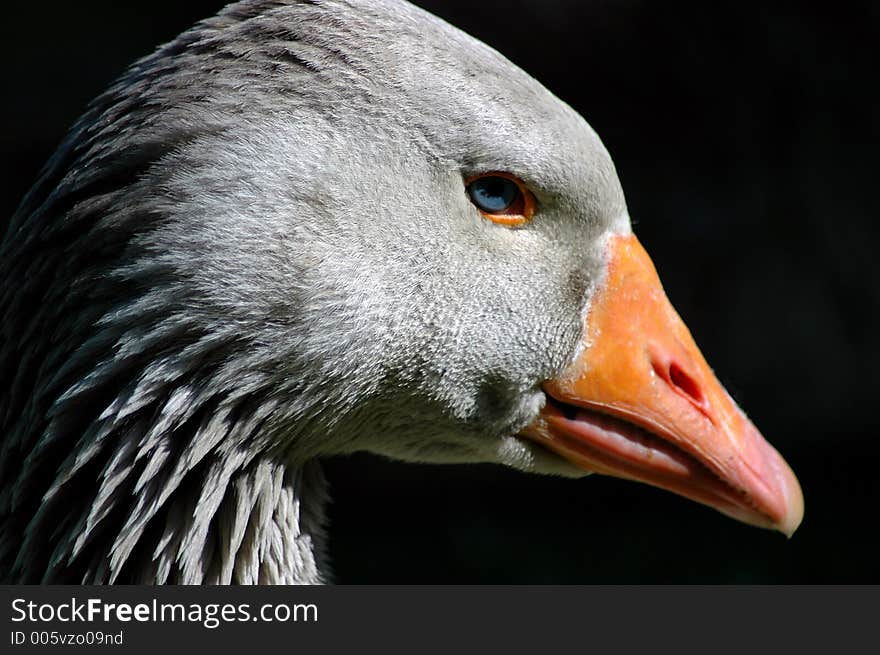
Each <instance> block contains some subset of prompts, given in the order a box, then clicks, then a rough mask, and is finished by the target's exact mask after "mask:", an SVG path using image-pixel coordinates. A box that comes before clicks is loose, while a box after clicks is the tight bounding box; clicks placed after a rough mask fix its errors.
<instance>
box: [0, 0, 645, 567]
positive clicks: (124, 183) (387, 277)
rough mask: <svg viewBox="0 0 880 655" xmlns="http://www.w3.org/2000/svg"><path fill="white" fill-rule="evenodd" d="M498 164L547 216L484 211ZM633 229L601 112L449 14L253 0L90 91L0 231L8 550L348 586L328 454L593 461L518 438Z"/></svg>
mask: <svg viewBox="0 0 880 655" xmlns="http://www.w3.org/2000/svg"><path fill="white" fill-rule="evenodd" d="M511 99H515V102H512V101H511ZM487 170H508V171H513V172H515V173H516V174H517V175H519V176H520V177H522V178H523V179H524V180H526V181H527V182H528V183H529V184H530V186H531V187H532V188H533V189H534V190H535V193H536V195H537V196H538V200H539V202H540V204H541V217H540V220H536V221H534V222H533V224H530V225H529V226H528V227H527V228H526V229H522V230H507V229H504V228H500V227H499V226H496V225H492V224H490V223H489V222H488V221H485V220H481V218H480V216H479V213H478V212H476V210H475V209H474V207H473V206H471V205H470V203H469V202H468V200H467V198H466V196H465V194H464V191H463V180H464V179H466V178H467V177H468V176H469V175H471V174H473V173H474V172H480V171H487ZM628 229H629V227H628V218H627V215H626V209H625V205H624V201H623V195H622V192H621V190H620V186H619V184H618V182H617V178H616V174H615V172H614V167H613V165H612V163H611V160H610V158H609V157H608V155H607V153H606V152H605V149H604V148H603V146H602V144H601V142H600V141H599V139H598V138H597V137H596V135H595V134H594V133H593V131H592V130H591V129H590V128H589V126H588V125H587V124H586V123H585V122H584V121H583V119H581V118H580V117H579V116H578V115H577V114H576V113H575V112H574V111H572V110H571V109H570V108H569V107H567V106H566V105H565V104H564V103H562V102H560V101H559V100H557V99H556V98H554V97H553V96H552V95H551V94H550V93H549V92H548V91H547V90H545V89H544V88H543V87H541V86H540V85H539V84H538V83H537V82H535V81H534V80H532V79H531V78H530V77H529V76H528V75H526V74H525V73H523V72H522V71H520V70H518V69H517V68H515V67H514V66H513V65H512V64H510V63H509V62H508V61H506V60H505V59H504V58H503V57H501V55H499V54H498V53H496V52H494V51H493V50H491V49H489V48H487V47H486V46H484V45H482V44H480V43H478V42H477V41H475V40H473V39H471V38H470V37H468V36H466V35H464V34H462V33H461V32H459V31H457V30H455V29H454V28H452V27H450V26H449V25H447V24H445V23H443V22H442V21H440V20H438V19H436V18H435V17H433V16H430V15H429V14H427V13H425V12H423V11H421V10H418V9H416V8H414V7H412V6H410V5H408V4H405V3H403V2H398V1H396V0H380V1H378V2H373V1H369V2H368V1H366V0H351V1H346V0H321V1H319V2H306V1H303V2H296V1H290V2H269V1H266V0H245V1H244V2H239V3H236V4H234V5H230V6H229V7H228V8H227V9H225V10H224V11H223V12H221V13H220V14H219V15H218V16H216V17H213V18H210V19H208V20H206V21H203V22H202V23H200V24H198V25H197V26H195V27H194V28H193V29H191V30H189V31H187V32H185V33H184V34H182V35H181V36H180V37H178V38H177V39H175V40H174V41H173V42H171V43H169V44H167V45H165V46H162V47H161V48H159V49H158V50H157V51H156V52H155V53H154V54H153V55H151V56H149V57H146V58H144V59H142V60H141V61H139V62H137V63H135V64H134V65H133V66H132V67H131V68H130V69H129V70H128V71H127V72H126V73H125V74H124V75H123V76H122V77H121V78H120V79H119V80H118V81H117V82H116V83H115V84H113V85H112V86H111V88H110V89H109V90H108V91H107V92H106V93H104V94H103V95H102V96H100V97H99V98H98V99H96V100H95V101H94V102H93V103H92V104H91V106H90V107H89V109H88V111H87V112H86V114H85V115H84V116H83V117H82V118H81V119H80V120H79V121H78V122H77V123H76V124H75V125H74V127H73V128H72V130H71V132H70V134H69V135H68V137H67V138H66V139H65V140H64V142H63V143H62V145H61V146H60V148H59V150H58V152H57V153H56V154H55V155H54V156H53V158H52V159H51V160H50V161H49V163H48V164H47V166H46V167H45V169H44V171H43V173H42V175H41V177H40V179H39V180H38V181H37V183H36V184H35V186H34V187H33V189H32V190H31V191H30V192H29V193H28V195H27V196H26V197H25V198H24V200H23V201H22V204H21V206H20V207H19V209H18V211H17V212H16V213H15V215H14V216H13V217H12V219H11V221H10V222H9V225H8V228H7V231H6V233H5V235H4V236H3V240H2V244H0V280H2V281H0V308H2V310H0V314H2V315H0V375H2V378H3V379H4V381H5V383H6V384H7V385H8V387H7V390H6V391H5V392H4V393H3V394H2V396H0V434H2V435H3V440H2V446H0V480H2V485H0V575H2V577H3V579H4V580H7V581H15V582H39V581H43V582H77V583H78V582H90V583H108V582H117V583H120V582H153V583H175V582H178V583H206V582H211V583H230V582H240V583H269V582H303V583H318V582H324V581H326V580H327V579H328V571H327V567H326V563H325V561H324V560H325V558H324V554H323V547H324V546H323V541H324V527H323V507H324V502H325V499H326V490H325V484H324V481H323V477H322V476H321V474H320V470H319V464H318V459H319V458H320V457H322V456H326V455H336V454H344V453H350V452H354V451H357V450H369V451H373V452H376V453H380V454H383V455H387V456H390V457H395V458H398V459H402V460H407V461H432V462H462V461H486V462H498V463H502V464H506V465H510V466H516V467H518V468H522V469H525V470H532V471H539V472H549V473H562V474H572V469H570V468H566V467H565V466H564V465H563V464H561V463H560V462H559V460H557V459H552V458H550V457H549V456H547V455H546V454H543V453H542V452H541V451H540V450H539V449H537V448H533V447H531V446H529V445H527V444H525V443H524V442H522V441H519V440H516V439H514V438H512V437H511V435H513V434H515V433H516V432H517V431H518V430H519V429H521V428H522V427H523V426H525V425H526V424H528V423H529V422H530V421H531V420H532V419H533V418H534V416H535V415H536V413H537V412H538V410H539V409H540V407H541V403H542V402H543V401H542V399H543V396H542V394H541V393H540V389H539V385H540V382H541V381H542V380H544V379H547V378H549V377H551V376H552V375H554V374H556V373H558V372H559V371H560V370H562V368H563V367H564V366H565V364H566V363H567V362H568V361H569V360H570V358H571V357H572V356H573V353H574V350H575V347H576V344H577V342H578V339H579V336H580V332H581V325H582V317H583V314H584V312H585V310H586V307H587V304H588V302H589V297H590V291H591V289H592V288H593V286H594V285H595V283H596V280H597V278H598V276H599V271H600V270H601V266H600V264H601V257H600V254H599V253H600V252H601V245H602V243H603V239H604V238H605V236H606V235H607V234H609V233H611V232H614V231H616V232H626V231H627V230H628Z"/></svg>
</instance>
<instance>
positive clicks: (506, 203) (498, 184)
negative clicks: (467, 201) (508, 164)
mask: <svg viewBox="0 0 880 655" xmlns="http://www.w3.org/2000/svg"><path fill="white" fill-rule="evenodd" d="M467 192H468V195H469V196H470V198H471V202H473V203H474V204H475V205H476V206H477V208H478V209H480V210H482V211H484V212H486V213H487V214H503V213H505V212H507V210H509V209H510V208H511V206H513V204H514V203H515V202H516V201H517V200H518V199H519V198H520V196H521V195H522V192H521V191H520V190H519V186H518V185H517V184H516V182H514V181H513V180H511V179H508V178H506V177H501V176H500V175H486V176H484V177H478V178H477V179H476V180H474V181H473V182H471V183H470V184H468V185H467Z"/></svg>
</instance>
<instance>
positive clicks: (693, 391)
mask: <svg viewBox="0 0 880 655" xmlns="http://www.w3.org/2000/svg"><path fill="white" fill-rule="evenodd" d="M668 379H669V382H671V383H672V385H673V386H674V387H675V388H676V389H678V390H679V391H681V392H682V393H683V394H684V395H686V396H687V397H688V398H690V399H691V400H693V401H694V402H695V403H696V404H698V405H702V404H703V392H702V391H701V390H700V385H699V384H697V383H696V381H695V380H694V379H693V378H692V377H691V376H690V375H688V374H687V373H685V372H684V370H683V369H682V368H681V367H680V366H679V365H678V364H676V363H675V362H672V363H671V364H670V365H669V378H668Z"/></svg>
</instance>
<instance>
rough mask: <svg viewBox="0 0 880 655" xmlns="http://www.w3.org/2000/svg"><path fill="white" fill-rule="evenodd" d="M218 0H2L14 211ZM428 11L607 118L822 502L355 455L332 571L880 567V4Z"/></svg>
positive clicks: (733, 576)
mask: <svg viewBox="0 0 880 655" xmlns="http://www.w3.org/2000/svg"><path fill="white" fill-rule="evenodd" d="M222 4H223V3H222V2H209V1H205V0H199V1H188V2H180V1H175V2H171V1H168V0H162V1H159V0H151V1H150V2H143V1H142V2H128V3H120V2H109V1H103V2H102V1H96V0H88V1H86V0H78V1H77V2H56V3H16V4H15V5H12V6H10V7H7V8H5V9H4V18H3V20H2V27H0V54H2V61H3V72H4V75H3V101H2V103H0V147H2V157H0V169H2V170H0V184H2V188H0V205H2V206H0V220H5V217H7V216H9V215H10V214H11V213H12V211H13V210H14V208H15V206H16V205H17V203H18V201H19V200H20V198H21V196H22V195H23V194H24V192H25V191H26V190H27V188H28V187H29V185H30V184H31V183H32V182H33V181H34V180H35V177H36V174H37V172H38V169H39V167H40V166H41V165H42V164H43V163H44V162H45V160H46V159H47V158H48V157H49V155H50V154H51V152H52V151H53V149H54V148H55V146H56V145H57V143H58V142H59V140H60V139H61V137H62V136H63V134H64V132H65V131H66V129H67V128H68V127H69V126H70V124H71V123H72V122H73V120H74V119H75V118H76V117H77V116H78V115H79V114H80V113H81V112H82V111H83V109H84V108H85V105H86V103H87V102H88V101H89V100H90V99H91V98H93V97H94V96H95V95H97V94H98V93H99V92H100V91H101V90H102V89H103V88H104V87H105V86H106V85H107V84H108V83H109V82H110V81H112V80H113V78H115V77H116V76H117V75H119V74H120V73H121V72H122V71H123V70H124V68H125V67H126V66H127V65H128V64H129V63H131V62H132V61H134V60H135V59H136V58H138V57H140V56H143V55H145V54H148V53H149V52H150V51H151V50H152V49H153V48H154V47H155V46H156V45H158V44H160V43H162V42H164V41H167V40H169V39H171V38H173V37H174V36H175V35H176V34H177V33H178V32H180V31H182V30H183V29H185V28H186V27H188V26H189V25H190V24H192V23H193V22H194V21H196V20H198V19H200V18H203V17H205V16H207V15H209V14H211V13H214V12H215V11H216V10H217V9H219V7H220V6H221V5H222ZM418 4H420V5H421V6H423V7H425V8H427V9H429V10H430V11H432V12H434V13H436V14H438V15H440V16H441V17H443V18H445V19H447V20H449V21H450V22H452V23H453V24H455V25H457V26H459V27H461V28H463V29H465V30H466V31H468V32H470V33H471V34H473V35H475V36H477V37H478V38H480V39H482V40H484V41H486V42H487V43H489V44H490V45H492V46H493V47H495V48H497V49H498V50H500V51H501V52H502V53H503V54H505V55H506V56H508V57H509V58H510V59H511V60H512V61H513V62H514V63H516V64H518V65H520V66H521V67H523V68H524V69H525V70H526V71H528V72H529V73H531V74H532V75H533V76H535V77H536V78H537V79H539V80H540V81H541V82H543V83H544V84H545V85H546V86H547V87H548V88H549V89H550V90H551V91H553V92H554V93H556V94H557V95H558V96H559V97H561V98H562V99H563V100H565V101H567V102H568V103H570V104H571V105H572V106H574V107H575V109H577V110H578V111H579V112H580V113H581V114H582V115H583V116H584V117H585V118H586V119H587V120H588V121H589V122H590V123H591V124H592V126H593V127H594V128H595V129H596V130H597V131H598V133H599V134H600V135H601V137H602V138H603V140H604V141H605V144H606V145H607V146H608V148H609V150H610V151H611V153H612V156H613V157H614V159H615V162H616V164H617V168H618V172H619V174H620V178H621V180H622V182H623V185H624V189H625V191H626V193H627V199H628V203H629V207H630V214H631V215H632V217H633V219H634V221H635V223H636V225H635V229H636V232H637V234H638V235H639V237H640V239H641V240H642V242H643V243H644V244H645V246H646V248H647V249H648V251H649V252H650V253H651V254H652V256H653V258H654V261H655V263H656V265H657V268H658V270H659V272H660V275H661V277H662V279H663V281H664V285H665V287H666V290H667V293H668V295H669V296H670V298H671V299H672V301H673V303H674V304H675V305H676V307H677V308H678V310H679V313H680V314H681V315H682V316H683V317H684V319H685V321H686V322H687V323H688V325H689V327H690V328H691V331H692V333H693V334H694V337H695V338H696V340H697V343H698V344H700V346H701V348H702V350H703V352H704V354H705V355H706V358H707V359H708V360H709V362H710V364H712V366H713V367H714V368H715V370H716V373H717V374H718V376H719V378H720V379H721V381H722V382H723V383H724V384H725V385H726V386H727V387H728V389H729V390H730V391H731V393H732V394H733V395H734V397H735V398H737V400H738V401H739V402H740V403H741V404H742V405H743V407H744V408H745V409H746V411H748V412H749V414H750V416H751V417H752V419H753V420H754V422H755V423H756V425H758V427H759V428H760V429H761V430H762V432H763V433H764V434H765V436H766V437H767V438H768V439H769V440H770V441H771V442H772V443H773V444H774V445H776V446H777V448H778V449H779V450H780V451H781V452H782V454H783V455H784V456H785V457H786V459H787V460H788V461H789V463H790V464H791V466H792V468H793V469H794V470H795V472H796V473H797V474H798V477H799V478H800V481H801V484H802V486H803V489H804V494H805V498H806V517H805V520H804V523H803V525H802V527H801V529H800V530H799V531H798V532H797V533H796V535H795V536H794V537H793V538H792V539H791V540H790V541H786V540H785V539H784V538H783V537H781V536H779V535H777V534H773V533H770V532H765V531H762V530H757V529H754V528H749V527H746V526H742V525H740V524H738V523H735V522H734V521H731V520H729V519H726V518H724V517H722V516H721V515H719V514H716V513H714V512H713V511H711V510H708V509H705V508H703V507H701V506H698V505H695V504H693V503H689V502H686V501H684V500H681V499H679V498H677V497H674V496H672V495H670V494H667V493H665V492H661V491H657V490H654V489H649V488H647V487H643V486H641V485H636V484H632V483H628V482H622V481H617V480H613V479H608V478H599V477H595V476H594V477H591V478H587V479H584V480H580V481H571V480H557V479H553V478H544V477H537V476H527V475H525V474H520V473H516V472H513V471H508V470H505V469H502V468H501V467H491V466H472V467H439V466H438V467H434V466H413V465H404V464H397V463H392V462H387V461H384V460H380V459H379V458H376V457H372V456H367V455H363V456H357V457H353V458H348V459H345V460H336V461H332V462H329V463H328V466H327V470H328V475H329V477H330V480H331V483H332V485H333V496H334V503H333V505H332V507H331V510H330V517H331V521H332V526H331V532H330V533H331V553H332V556H333V561H334V567H335V570H336V572H337V581H338V582H345V583H363V582H370V583H508V582H522V583H569V582H579V583H592V582H603V583H631V582H645V583H654V582H665V583H678V582H705V583H752V582H788V583H804V582H810V583H826V582H837V583H841V582H849V583H860V582H875V583H876V582H880V557H878V552H880V539H878V526H877V519H878V516H880V512H878V503H880V478H878V475H877V471H876V469H877V466H878V463H880V430H878V427H880V420H878V416H877V404H878V399H877V391H878V386H880V385H877V383H876V382H875V380H876V377H877V371H878V370H880V347H878V345H877V333H878V327H880V320H878V319H880V311H878V310H880V291H878V289H880V279H878V278H880V274H878V268H877V267H876V266H875V264H874V260H873V257H874V253H875V251H876V249H877V248H878V246H880V239H878V232H880V230H878V227H877V220H878V218H880V212H878V204H880V203H878V194H877V188H876V185H875V179H876V177H877V174H878V166H877V151H878V148H877V146H878V123H880V112H878V109H880V107H878V101H877V97H876V93H877V91H876V89H877V86H878V76H877V66H876V53H877V49H878V46H877V43H878V37H880V30H878V26H880V3H877V2H861V3H858V2H838V3H833V4H826V3H822V4H821V5H820V4H818V3H817V4H816V5H815V6H816V8H811V6H810V5H811V3H758V2H727V1H722V2H713V3H693V4H691V3H683V2H677V1H676V2H648V1H637V0H618V1H611V0H592V1H587V2H575V1H573V0H572V1H571V2H563V1H561V0H556V1H553V2H548V1H545V2H524V1H519V0H517V1H514V2H504V3H501V2H498V3H496V2H466V1H464V0H455V1H449V0H446V1H444V0H422V1H420V2H419V3H418ZM819 7H821V8H819Z"/></svg>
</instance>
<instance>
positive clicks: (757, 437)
mask: <svg viewBox="0 0 880 655" xmlns="http://www.w3.org/2000/svg"><path fill="white" fill-rule="evenodd" d="M582 346H583V347H582V349H581V354H580V355H579V356H578V357H577V358H576V360H575V361H574V362H573V363H572V364H571V365H570V366H569V367H568V369H567V370H565V371H564V372H563V373H562V375H561V376H560V377H559V378H558V379H555V380H551V381H549V382H547V383H546V384H545V385H544V390H545V392H546V394H547V396H548V398H547V404H546V406H545V407H544V409H543V410H542V411H541V414H540V415H539V417H538V419H537V420H536V421H535V422H534V423H532V425H530V426H529V427H528V428H526V429H525V430H524V432H523V434H522V436H524V437H527V438H529V439H532V440H534V441H537V442H538V443H540V444H542V445H543V446H545V447H546V448H548V449H550V450H552V451H554V452H556V453H557V454H559V455H561V456H562V457H564V458H566V459H568V460H569V461H570V462H572V463H573V464H575V465H576V466H578V467H579V468H582V469H584V470H586V471H593V472H596V473H604V474H606V475H613V476H616V477H620V478H627V479H631V480H637V481H640V482H646V483H648V484H652V485H655V486H657V487H661V488H663V489H668V490H669V491H673V492H675V493H678V494H681V495H682V496H685V497H687V498H690V499H692V500H695V501H697V502H700V503H703V504H705V505H709V506H710V507H714V508H715V509H717V510H719V511H721V512H723V513H724V514H727V515H728V516H731V517H733V518H736V519H739V520H741V521H744V522H746V523H750V524H752V525H757V526H760V527H765V528H773V529H777V530H780V531H781V532H783V533H785V534H786V535H788V536H791V534H792V533H793V532H794V531H795V530H796V529H797V527H798V525H799V524H800V522H801V518H802V517H803V513H804V500H803V496H802V494H801V489H800V485H799V484H798V481H797V478H795V476H794V473H792V471H791V469H790V468H789V467H788V465H787V464H786V463H785V461H784V460H783V459H782V457H781V456H780V455H779V453H777V452H776V450H775V449H774V448H773V447H772V446H771V445H770V444H768V443H767V442H766V441H765V440H764V438H763V437H762V436H761V434H760V433H759V432H758V430H757V429H756V428H755V427H754V426H753V425H752V423H751V422H750V421H749V420H748V418H746V416H745V414H744V413H743V412H742V410H740V409H739V407H737V405H736V403H735V402H734V401H733V399H732V398H731V397H730V396H729V395H728V393H727V392H726V391H725V390H724V387H722V386H721V384H720V383H719V382H718V380H717V379H716V378H715V376H714V375H713V373H712V370H711V369H710V368H709V365H708V364H706V360H705V359H703V356H702V354H701V353H700V351H699V349H698V348H697V346H696V344H695V343H694V340H693V338H692V337H691V335H690V332H689V331H688V329H687V327H686V326H685V324H684V323H683V322H682V320H681V318H679V316H678V314H677V313H676V312H675V310H674V309H673V307H672V305H671V304H670V302H669V300H668V299H667V298H666V294H664V292H663V288H662V286H661V285H660V280H659V278H658V277H657V272H656V271H655V270H654V265H653V263H652V262H651V259H650V257H648V254H647V253H646V252H645V250H644V248H642V246H641V244H640V243H639V242H638V240H637V239H636V238H635V236H615V237H612V238H611V240H610V241H609V263H608V271H607V276H606V279H605V282H604V284H603V286H602V287H601V288H600V289H599V290H598V292H597V293H596V296H595V297H594V299H593V302H592V304H591V306H590V310H589V313H588V315H587V319H586V330H585V333H584V342H583V344H582Z"/></svg>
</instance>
